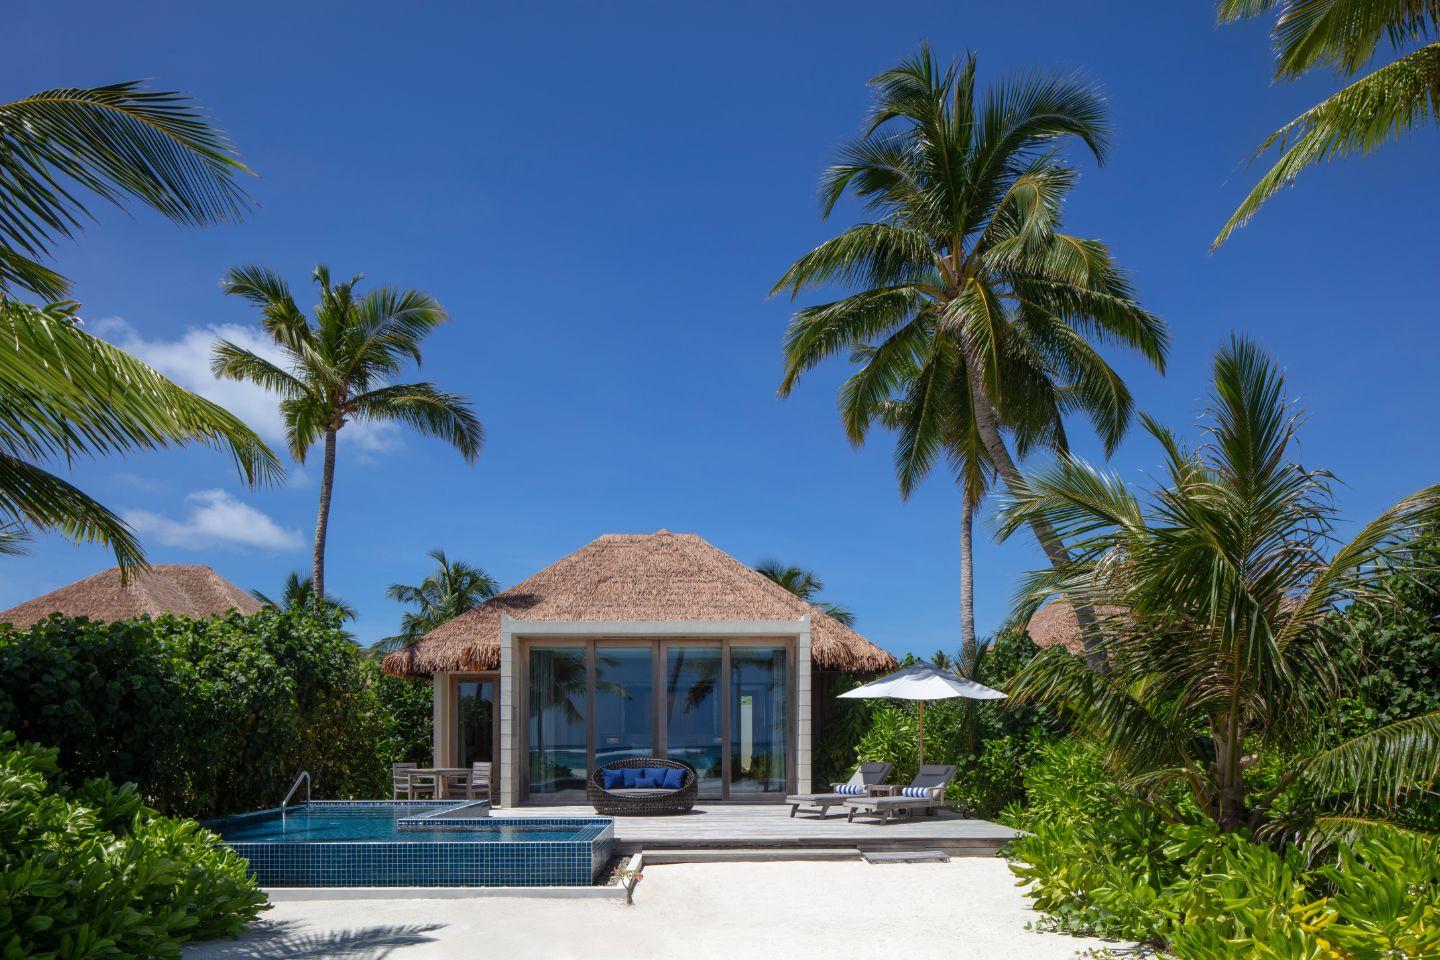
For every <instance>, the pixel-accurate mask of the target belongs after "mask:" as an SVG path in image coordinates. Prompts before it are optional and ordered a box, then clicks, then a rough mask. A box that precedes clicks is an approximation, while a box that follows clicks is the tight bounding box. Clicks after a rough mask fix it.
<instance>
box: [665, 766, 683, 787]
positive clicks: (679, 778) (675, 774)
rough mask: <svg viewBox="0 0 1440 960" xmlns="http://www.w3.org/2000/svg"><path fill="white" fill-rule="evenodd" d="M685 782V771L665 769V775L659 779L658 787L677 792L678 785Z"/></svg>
mask: <svg viewBox="0 0 1440 960" xmlns="http://www.w3.org/2000/svg"><path fill="white" fill-rule="evenodd" d="M684 782H685V771H684V770H677V769H676V768H674V767H666V768H665V775H664V776H663V777H661V778H660V786H662V787H664V788H665V789H666V790H679V789H680V785H681V784H683V783H684Z"/></svg>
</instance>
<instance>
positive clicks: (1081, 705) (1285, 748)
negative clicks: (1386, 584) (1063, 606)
mask: <svg viewBox="0 0 1440 960" xmlns="http://www.w3.org/2000/svg"><path fill="white" fill-rule="evenodd" d="M1207 420H1208V424H1207V427H1206V429H1205V434H1204V442H1203V443H1202V444H1201V445H1200V446H1199V447H1198V448H1196V449H1193V450H1192V449H1187V448H1186V447H1185V446H1184V445H1183V444H1182V442H1181V440H1180V439H1179V438H1178V437H1177V436H1175V435H1174V434H1173V433H1171V432H1170V431H1168V430H1166V429H1165V428H1163V427H1161V426H1160V425H1158V424H1156V423H1154V422H1153V421H1150V420H1148V419H1147V421H1146V428H1147V429H1148V430H1149V432H1150V433H1151V435H1152V436H1154V437H1155V439H1156V440H1157V441H1159V443H1160V446H1161V448H1162V450H1163V451H1164V456H1165V477H1164V480H1163V481H1162V482H1161V483H1160V484H1158V485H1157V486H1156V488H1155V489H1153V490H1152V491H1150V492H1149V494H1148V495H1145V494H1141V493H1137V492H1135V491H1133V490H1131V489H1130V488H1129V487H1128V486H1127V485H1126V484H1125V483H1124V481H1122V480H1121V479H1120V478H1119V477H1117V476H1114V475H1107V474H1104V473H1101V472H1100V471H1098V470H1096V469H1095V468H1093V467H1091V466H1089V465H1087V464H1086V463H1084V462H1082V461H1080V460H1078V459H1072V458H1068V457H1065V458H1061V459H1060V460H1059V462H1058V463H1057V464H1056V465H1055V466H1054V467H1053V468H1052V469H1050V470H1048V471H1046V472H1043V473H1040V474H1038V475H1035V476H1032V477H1031V478H1030V484H1029V486H1028V487H1027V488H1026V489H1024V490H1022V491H1021V492H1020V493H1019V494H1017V495H1016V496H1015V497H1014V498H1013V502H1011V503H1010V504H1009V505H1008V506H1007V507H1006V508H1005V509H1004V510H1003V511H1002V520H1003V528H1002V533H1003V534H1006V535H1008V534H1009V533H1011V532H1013V531H1015V530H1016V529H1018V528H1019V527H1021V526H1024V525H1027V524H1029V523H1031V522H1032V519H1033V518H1034V517H1035V516H1037V515H1038V516H1043V517H1044V518H1045V519H1046V521H1047V522H1048V523H1049V524H1050V525H1051V526H1052V527H1053V528H1054V529H1055V530H1057V531H1058V532H1059V533H1060V534H1061V535H1062V536H1064V537H1065V538H1066V539H1067V541H1068V542H1069V546H1070V554H1071V560H1070V561H1069V562H1068V563H1065V564H1057V565H1055V566H1054V567H1052V568H1051V569H1048V570H1043V571H1040V572H1038V573H1036V574H1034V575H1032V577H1031V579H1030V581H1029V583H1028V585H1027V602H1028V604H1029V605H1030V607H1031V608H1033V606H1034V605H1038V603H1040V602H1042V601H1043V600H1044V598H1045V597H1047V596H1051V595H1054V594H1063V595H1065V596H1067V597H1072V598H1077V599H1079V600H1082V601H1084V602H1088V603H1090V604H1092V605H1096V606H1099V605H1114V606H1115V607H1119V608H1122V609H1123V610H1124V611H1125V612H1124V613H1123V614H1115V615H1114V620H1115V622H1114V627H1115V628H1114V629H1112V630H1109V631H1107V638H1108V639H1107V640H1106V652H1107V654H1108V655H1109V658H1110V660H1111V662H1112V664H1113V669H1112V670H1111V672H1110V673H1109V674H1107V675H1105V676H1101V675H1098V674H1096V673H1095V672H1093V671H1091V670H1089V669H1087V668H1085V667H1084V666H1083V665H1081V664H1080V663H1079V661H1078V660H1076V659H1075V658H1074V657H1071V656H1070V655H1069V654H1066V653H1062V652H1061V651H1059V650H1056V649H1053V648H1052V649H1051V650H1049V651H1046V652H1045V653H1044V654H1042V655H1040V656H1038V657H1036V658H1035V659H1034V660H1032V661H1030V663H1029V664H1027V665H1026V667H1025V668H1023V669H1022V671H1021V673H1020V674H1019V675H1018V676H1017V678H1016V679H1015V680H1014V682H1013V684H1012V688H1011V691H1010V692H1011V694H1012V697H1013V700H1012V703H1026V702H1031V701H1039V702H1044V703H1048V704H1055V705H1063V706H1065V707H1067V708H1069V709H1070V710H1072V711H1074V715H1075V716H1076V717H1077V718H1079V720H1080V722H1081V723H1082V724H1083V725H1084V726H1086V727H1088V728H1089V729H1090V730H1091V731H1092V732H1093V733H1094V734H1095V735H1096V736H1098V737H1099V738H1101V739H1102V740H1103V742H1104V743H1105V744H1106V745H1107V746H1108V749H1109V756H1110V758H1111V760H1112V762H1113V763H1114V765H1115V766H1116V767H1117V768H1118V770H1119V771H1120V772H1122V773H1123V774H1124V775H1125V776H1126V777H1127V778H1129V779H1130V781H1131V782H1134V783H1137V784H1139V785H1140V786H1141V787H1142V788H1143V790H1144V791H1145V793H1146V794H1147V796H1148V797H1149V799H1151V800H1152V801H1153V802H1154V803H1156V804H1157V805H1158V806H1160V807H1161V808H1162V809H1164V806H1165V805H1164V801H1163V800H1162V799H1161V798H1160V797H1161V792H1162V790H1163V788H1164V787H1165V786H1166V785H1169V784H1172V783H1176V782H1178V783H1181V784H1184V785H1185V786H1187V787H1188V788H1189V790H1190V791H1191V793H1192V794H1193V795H1194V798H1195V801H1196V802H1197V803H1198V804H1199V806H1200V809H1201V810H1203V811H1204V812H1205V813H1206V815H1208V816H1209V817H1211V818H1212V819H1213V820H1214V821H1215V822H1216V823H1217V824H1219V825H1220V827H1221V828H1223V829H1225V830H1233V829H1239V828H1254V827H1257V826H1262V825H1265V824H1266V823H1267V821H1268V820H1270V818H1271V817H1272V807H1273V804H1274V802H1275V799H1276V797H1277V796H1278V795H1279V794H1280V793H1281V792H1282V791H1283V790H1284V789H1285V788H1286V787H1289V786H1290V785H1291V784H1294V783H1296V782H1297V781H1299V782H1303V783H1306V784H1308V786H1309V787H1310V788H1311V789H1312V791H1313V792H1315V793H1319V794H1322V795H1329V796H1339V795H1342V794H1346V793H1348V794H1349V795H1350V799H1349V800H1347V801H1335V803H1334V804H1333V805H1332V806H1331V808H1330V809H1323V810H1322V811H1321V812H1322V813H1323V814H1326V815H1329V816H1332V817H1333V815H1334V814H1337V813H1344V814H1347V815H1354V816H1363V815H1366V814H1369V813H1374V812H1377V811H1381V810H1383V809H1384V808H1385V807H1386V806H1387V805H1388V804H1389V803H1390V802H1393V801H1394V800H1395V798H1397V797H1399V796H1401V795H1402V794H1403V793H1404V792H1405V791H1406V790H1409V789H1412V788H1417V787H1419V788H1423V787H1425V786H1426V785H1428V784H1430V783H1433V782H1434V781H1435V780H1436V779H1437V777H1440V714H1429V715H1425V716H1421V717H1418V718H1415V719H1409V720H1404V721H1402V722H1399V723H1395V724H1391V725H1389V726H1386V727H1382V728H1380V729H1378V730H1375V731H1373V732H1371V733H1367V734H1365V735H1363V736H1360V737H1358V738H1356V739H1354V740H1351V741H1348V742H1345V743H1340V744H1338V745H1327V744H1326V743H1325V741H1323V740H1322V739H1320V738H1319V735H1317V734H1316V730H1317V729H1321V728H1322V725H1321V724H1319V723H1318V722H1317V721H1318V720H1319V719H1321V718H1322V717H1324V716H1326V714H1327V711H1328V710H1329V709H1330V708H1331V707H1332V706H1333V704H1334V703H1335V701H1336V699H1337V696H1338V691H1339V689H1340V684H1339V679H1340V678H1339V676H1338V668H1337V666H1336V664H1337V663H1338V662H1339V658H1338V657H1337V656H1336V653H1337V651H1335V650H1332V649H1330V645H1331V644H1333V642H1334V641H1333V639H1332V637H1333V634H1332V633H1331V631H1330V630H1328V629H1326V618H1327V617H1328V616H1329V615H1330V614H1331V613H1332V612H1333V611H1334V610H1335V609H1336V608H1337V607H1339V606H1341V605H1344V604H1346V603H1348V602H1352V601H1354V600H1356V599H1359V598H1363V597H1365V595H1366V594H1367V592H1368V591H1370V590H1371V589H1372V588H1373V587H1374V586H1375V583H1376V580H1377V576H1378V575H1379V574H1380V573H1382V572H1383V570H1384V569H1386V567H1387V566H1388V565H1389V564H1391V563H1393V562H1395V561H1396V560H1399V559H1403V558H1404V556H1405V555H1406V554H1407V553H1408V552H1409V551H1411V550H1413V549H1415V544H1416V543H1418V542H1419V541H1418V540H1417V539H1416V538H1415V537H1414V536H1413V534H1414V532H1415V531H1417V530H1419V529H1423V528H1424V527H1425V526H1426V525H1427V524H1433V523H1434V522H1435V520H1436V519H1437V517H1440V486H1432V487H1427V488H1425V489H1423V490H1421V491H1419V492H1417V493H1415V494H1413V495H1411V496H1409V497H1406V498H1405V499H1404V500H1402V501H1400V502H1399V503H1398V504H1396V505H1395V506H1394V507H1392V508H1390V509H1389V510H1387V511H1386V512H1385V513H1383V514H1382V515H1381V516H1380V517H1379V518H1377V519H1376V520H1374V521H1372V522H1371V523H1369V524H1368V525H1366V526H1364V527H1363V528H1361V529H1360V531H1359V533H1358V534H1357V535H1356V536H1355V537H1354V539H1352V540H1350V541H1349V542H1348V543H1344V544H1338V545H1337V544H1335V543H1334V542H1333V534H1332V530H1333V523H1332V521H1333V509H1332V498H1331V494H1330V486H1329V475H1328V474H1326V473H1325V472H1323V471H1318V470H1307V469H1305V468H1303V467H1301V466H1300V465H1298V464H1296V463H1294V462H1292V461H1291V460H1290V459H1289V457H1290V454H1291V453H1292V448H1293V445H1294V442H1295V426H1296V423H1297V420H1298V417H1297V416H1296V415H1295V414H1294V413H1293V411H1292V410H1291V408H1290V406H1289V404H1288V402H1287V399H1286V396H1285V384H1284V379H1283V377H1282V376H1281V374H1280V372H1279V371H1278V369H1277V368H1276V367H1275V365H1274V364H1273V363H1272V362H1271V361H1270V359H1269V358H1268V357H1266V356H1265V354H1264V353H1263V352H1262V351H1260V350H1259V349H1258V348H1256V347H1255V346H1254V345H1253V344H1251V343H1249V342H1247V341H1245V340H1240V339H1235V340H1232V341H1231V342H1230V343H1229V344H1228V345H1227V346H1226V347H1225V348H1223V349H1222V350H1221V351H1220V353H1219V354H1218V356H1217V357H1216V360H1215V365H1214V389H1213V400H1212V405H1211V407H1210V409H1209V410H1208V411H1207ZM1257 753H1263V754H1264V755H1266V756H1267V757H1270V758H1288V760H1287V762H1289V763H1290V767H1289V769H1288V771H1286V772H1285V773H1284V774H1283V775H1282V776H1281V777H1280V779H1279V784H1278V786H1274V787H1272V788H1270V789H1267V790H1264V791H1258V790H1255V789H1253V788H1252V785H1251V782H1250V780H1249V779H1247V776H1246V770H1247V769H1248V768H1249V767H1250V766H1251V765H1252V764H1253V763H1254V761H1255V757H1256V754H1257Z"/></svg>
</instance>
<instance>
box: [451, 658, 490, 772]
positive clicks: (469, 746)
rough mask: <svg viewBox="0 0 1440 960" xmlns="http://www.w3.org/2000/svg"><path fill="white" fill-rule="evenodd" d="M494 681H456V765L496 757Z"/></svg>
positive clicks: (487, 761) (488, 761) (465, 764)
mask: <svg viewBox="0 0 1440 960" xmlns="http://www.w3.org/2000/svg"><path fill="white" fill-rule="evenodd" d="M494 752H495V681H494V680H493V679H488V678H487V679H474V680H466V679H460V680H456V681H455V766H457V767H468V766H470V764H472V763H492V762H493V761H494V760H495V756H494Z"/></svg>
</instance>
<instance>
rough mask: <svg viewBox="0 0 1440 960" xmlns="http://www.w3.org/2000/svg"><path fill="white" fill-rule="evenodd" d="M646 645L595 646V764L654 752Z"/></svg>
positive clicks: (652, 683) (652, 695) (651, 683)
mask: <svg viewBox="0 0 1440 960" xmlns="http://www.w3.org/2000/svg"><path fill="white" fill-rule="evenodd" d="M651 657H652V650H651V648H650V647H648V646H645V647H610V646H604V645H601V646H598V647H596V648H595V765H596V766H597V767H598V766H600V765H602V764H606V763H609V762H610V761H612V760H624V759H626V758H627V757H653V756H654V755H655V672H654V666H653V662H652V659H651Z"/></svg>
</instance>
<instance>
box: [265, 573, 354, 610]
mask: <svg viewBox="0 0 1440 960" xmlns="http://www.w3.org/2000/svg"><path fill="white" fill-rule="evenodd" d="M250 595H251V596H253V597H254V598H255V599H256V600H259V601H260V602H261V603H263V604H264V605H265V606H267V607H274V608H275V609H277V610H285V611H295V610H309V609H312V608H315V607H317V606H318V607H325V608H329V609H331V610H334V611H335V612H336V613H337V614H339V616H340V620H341V621H342V622H344V621H349V620H354V619H355V608H354V607H352V606H350V604H348V603H346V602H345V601H344V600H341V599H340V598H339V597H337V596H335V595H334V594H333V593H332V594H330V595H329V596H327V597H325V598H323V599H320V598H317V597H316V596H315V581H314V580H312V579H310V578H309V577H306V576H302V575H301V574H300V572H299V571H298V570H291V571H290V574H289V576H287V577H286V578H285V586H284V588H283V589H282V590H281V591H280V598H279V599H278V600H272V599H271V598H270V597H268V596H266V595H265V594H264V593H262V592H261V591H259V590H251V591H250Z"/></svg>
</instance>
